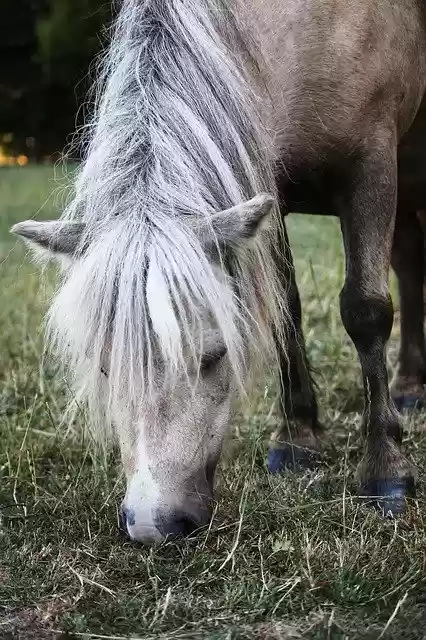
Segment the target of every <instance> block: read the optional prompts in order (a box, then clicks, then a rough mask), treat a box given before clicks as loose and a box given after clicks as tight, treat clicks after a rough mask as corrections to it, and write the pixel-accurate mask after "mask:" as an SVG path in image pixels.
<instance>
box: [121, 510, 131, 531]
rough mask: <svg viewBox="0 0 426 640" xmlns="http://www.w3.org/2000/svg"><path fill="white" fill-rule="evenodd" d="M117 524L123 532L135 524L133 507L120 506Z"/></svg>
mask: <svg viewBox="0 0 426 640" xmlns="http://www.w3.org/2000/svg"><path fill="white" fill-rule="evenodd" d="M119 524H120V529H121V530H122V531H124V532H125V533H128V527H129V526H130V527H132V526H133V525H134V524H135V512H134V511H133V509H127V508H126V507H121V509H120V513H119Z"/></svg>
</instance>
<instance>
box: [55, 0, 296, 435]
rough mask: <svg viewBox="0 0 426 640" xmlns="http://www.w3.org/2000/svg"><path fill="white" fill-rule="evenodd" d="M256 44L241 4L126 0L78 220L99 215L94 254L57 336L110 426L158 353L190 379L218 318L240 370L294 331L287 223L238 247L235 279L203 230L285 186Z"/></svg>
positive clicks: (89, 237) (90, 228)
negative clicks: (241, 51) (191, 364)
mask: <svg viewBox="0 0 426 640" xmlns="http://www.w3.org/2000/svg"><path fill="white" fill-rule="evenodd" d="M223 12H226V14H227V15H223ZM219 18H220V19H219ZM221 20H223V21H224V22H225V23H226V31H227V38H228V44H227V45H225V40H224V38H223V37H222V36H221V35H220V29H219V27H218V22H220V21H221ZM230 24H233V25H234V27H233V30H232V29H231V35H232V33H233V34H234V43H233V44H234V49H235V50H234V49H232V46H231V45H232V43H231V45H229V32H230ZM231 39H232V38H231ZM242 40H243V37H242V35H241V33H239V32H238V31H237V27H236V26H235V24H234V16H233V14H232V12H230V9H229V8H225V5H223V6H222V4H220V5H219V4H216V3H214V2H210V1H209V0H163V1H162V2H152V0H124V2H123V4H122V8H121V12H120V15H119V17H118V20H117V24H116V27H115V33H114V36H113V40H112V43H111V46H110V49H109V52H108V55H107V57H106V60H105V63H104V67H103V75H102V82H101V86H102V91H101V94H100V98H99V102H98V106H97V109H96V112H95V116H94V121H93V126H92V133H91V136H90V138H89V140H88V147H87V154H86V158H85V161H84V163H83V165H82V169H81V171H80V174H79V177H78V179H77V183H76V193H75V197H74V199H73V201H72V203H71V204H70V206H69V207H68V209H67V210H66V211H65V213H64V216H63V217H64V218H66V219H84V221H85V222H86V233H85V235H86V237H85V238H84V239H83V243H82V245H84V246H85V247H88V249H87V251H86V253H85V254H84V256H81V257H80V258H79V259H78V260H77V261H76V263H75V264H74V265H73V266H72V267H71V268H70V270H69V271H68V272H67V273H66V275H65V277H64V280H63V282H62V285H61V288H60V289H59V291H58V294H57V296H56V299H55V300H54V303H53V305H52V308H51V311H50V332H51V337H52V340H53V342H54V343H55V344H56V345H57V347H58V351H59V352H60V353H61V355H62V356H63V358H64V359H65V361H66V363H67V365H68V367H69V369H70V370H71V371H72V372H73V374H74V377H75V382H76V385H77V387H79V389H80V393H79V395H81V396H83V397H84V398H86V399H87V400H88V403H89V408H90V410H91V414H92V419H93V420H94V421H95V422H96V421H97V422H101V421H102V422H103V423H104V425H103V426H105V424H108V423H109V417H108V415H105V413H104V407H105V395H106V406H108V407H112V408H114V406H119V405H122V404H123V403H126V405H127V409H128V410H129V411H130V412H131V413H134V412H135V411H137V407H138V405H139V404H140V403H141V402H142V401H143V399H144V398H146V397H152V396H153V395H154V393H155V389H154V388H153V385H154V384H155V380H156V379H157V370H158V367H159V362H158V360H159V359H160V364H161V370H162V372H163V374H164V376H165V378H166V379H169V380H177V379H180V378H181V377H182V375H183V374H184V373H185V372H186V371H187V367H188V362H187V352H188V348H189V350H190V351H192V353H193V355H194V356H196V357H200V356H201V353H200V349H201V345H200V341H199V339H198V336H200V335H202V330H201V327H202V324H203V322H205V320H204V319H205V316H206V313H207V314H208V315H209V316H210V317H211V318H212V319H213V323H214V325H215V327H216V328H217V330H218V331H219V332H220V335H221V337H222V339H223V342H224V343H225V346H226V348H227V352H228V357H229V359H230V362H231V365H232V367H233V369H234V372H235V373H236V375H237V377H238V378H239V379H241V380H243V379H244V376H245V368H246V348H247V345H250V346H251V347H253V345H257V346H258V347H259V350H262V349H265V348H270V349H271V350H273V348H274V347H273V345H274V344H275V342H276V340H278V339H279V336H280V335H281V333H282V331H281V327H282V326H283V322H284V316H285V314H286V308H285V296H284V295H283V291H282V285H281V282H280V279H279V274H278V273H277V269H276V266H275V263H274V260H273V256H272V245H273V244H274V243H275V242H276V225H273V226H272V229H273V230H272V231H270V232H268V231H266V232H262V233H260V234H259V238H258V240H257V241H256V242H254V243H253V244H252V245H250V246H247V247H244V251H242V252H239V251H237V250H234V251H233V252H232V255H230V256H227V261H228V264H231V274H228V273H226V271H225V270H224V269H222V271H221V274H220V276H218V271H217V264H215V263H213V262H212V260H211V258H210V256H208V255H207V254H206V252H205V250H204V247H202V246H201V245H200V242H199V240H198V238H197V237H196V235H195V234H194V233H193V231H192V230H191V224H192V221H193V219H194V218H195V217H198V218H199V217H200V216H202V217H203V218H204V219H205V220H207V221H208V219H209V217H210V215H211V214H212V213H214V212H216V211H220V210H222V209H224V208H227V207H229V206H232V205H235V204H238V203H240V202H241V201H243V200H247V199H249V198H251V197H253V195H255V194H256V193H258V192H261V191H268V192H272V194H273V195H275V182H274V177H273V171H272V158H271V157H270V149H271V147H272V145H271V144H270V140H269V137H268V135H267V133H266V131H265V130H264V129H263V127H262V123H261V119H260V117H259V114H258V108H257V103H256V98H255V96H254V94H253V93H252V91H251V89H250V87H249V85H248V83H247V81H246V79H245V77H244V75H243V73H242V71H241V70H240V69H239V68H238V67H237V65H236V63H235V61H234V58H235V57H237V52H238V48H239V47H240V46H241V42H242ZM230 46H231V49H232V50H231V51H230V49H229V47H230ZM273 336H274V338H275V339H273ZM105 359H107V363H106V365H107V369H108V384H107V385H105V381H104V380H103V378H102V376H103V374H102V370H104V369H105ZM106 387H107V388H106ZM101 405H102V408H101ZM96 416H97V418H96Z"/></svg>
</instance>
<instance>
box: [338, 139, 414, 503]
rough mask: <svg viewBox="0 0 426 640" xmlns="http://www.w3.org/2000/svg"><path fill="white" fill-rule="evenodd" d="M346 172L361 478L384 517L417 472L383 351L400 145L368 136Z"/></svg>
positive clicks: (344, 310)
mask: <svg viewBox="0 0 426 640" xmlns="http://www.w3.org/2000/svg"><path fill="white" fill-rule="evenodd" d="M368 142H369V145H371V146H369V147H368V148H365V149H363V150H362V151H361V153H360V154H359V156H358V159H355V158H353V164H352V166H351V168H350V169H349V170H348V181H347V182H346V183H344V184H345V186H344V190H343V192H340V197H339V199H338V201H337V202H338V207H339V214H340V220H341V227H342V235H343V240H344V246H345V254H346V277H345V283H344V286H343V289H342V292H341V295H340V309H341V316H342V321H343V324H344V326H345V328H346V331H347V332H348V334H349V336H350V337H351V339H352V341H353V343H354V344H355V347H356V349H357V352H358V356H359V360H360V363H361V368H362V374H363V381H364V396H365V408H364V416H363V432H364V437H365V450H364V454H363V458H362V460H361V463H360V465H359V467H358V476H359V479H360V481H361V485H362V490H363V493H364V494H365V495H368V496H376V497H377V500H376V501H375V503H376V504H377V505H378V506H379V507H380V509H382V510H383V511H384V512H385V513H389V512H392V513H393V514H396V513H401V512H403V511H404V508H405V498H406V497H407V496H409V495H412V494H413V493H414V480H413V470H412V466H411V465H410V463H409V462H408V460H407V458H406V457H405V456H404V455H403V453H402V451H401V441H402V426H401V417H400V415H399V413H398V411H397V409H396V407H395V405H394V402H393V400H392V399H391V397H390V392H389V386H388V375H387V370H386V345H387V342H388V339H389V336H390V332H391V329H392V322H393V307H392V301H391V298H390V295H389V288H388V278H389V266H390V257H391V248H392V240H393V232H394V223H395V213H396V191H397V167H396V142H395V136H394V135H393V134H392V133H391V132H386V131H382V132H381V135H377V136H376V137H374V136H370V137H369V138H368Z"/></svg>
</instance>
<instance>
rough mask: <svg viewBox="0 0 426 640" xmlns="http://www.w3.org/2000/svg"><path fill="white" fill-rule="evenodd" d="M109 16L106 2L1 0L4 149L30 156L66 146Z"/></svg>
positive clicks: (0, 104)
mask: <svg viewBox="0 0 426 640" xmlns="http://www.w3.org/2000/svg"><path fill="white" fill-rule="evenodd" d="M112 14H113V8H112V3H111V2H110V1H108V0H0V30H1V31H0V32H1V37H0V145H1V146H3V147H6V148H9V150H10V151H12V152H14V153H25V154H26V155H28V156H30V157H33V158H34V159H39V158H42V157H44V156H46V155H52V154H54V153H56V152H58V151H61V150H62V149H63V147H64V146H65V144H66V143H67V139H68V137H69V136H70V134H72V132H73V131H74V130H75V127H76V125H78V124H81V123H82V121H83V120H82V119H83V117H84V113H83V112H82V111H81V109H80V107H81V105H82V104H83V103H84V100H85V96H86V94H87V90H88V88H89V87H90V85H91V84H92V81H93V73H92V75H91V73H90V69H91V68H92V67H93V64H92V63H93V61H94V60H95V59H96V56H97V55H98V54H99V52H100V51H101V50H102V49H103V48H104V47H105V45H106V43H107V39H108V27H109V25H110V23H111V19H112ZM79 113H80V116H79V115H78V114H79ZM86 115H87V114H86ZM79 118H80V120H79Z"/></svg>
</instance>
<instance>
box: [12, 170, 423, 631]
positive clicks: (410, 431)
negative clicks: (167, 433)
mask: <svg viewBox="0 0 426 640" xmlns="http://www.w3.org/2000/svg"><path fill="white" fill-rule="evenodd" d="M52 193H53V195H52ZM64 193H65V191H64V183H63V181H62V179H61V180H60V182H59V187H58V183H57V182H54V181H53V171H52V170H51V169H49V168H31V167H30V168H26V169H19V170H12V169H11V170H9V169H7V170H2V171H0V265H1V271H0V301H1V302H0V317H1V325H0V326H1V334H0V638H2V639H6V638H15V637H16V638H18V637H19V638H24V639H27V638H34V639H37V640H40V639H42V638H54V637H59V634H60V633H63V634H64V636H63V637H68V638H75V637H76V638H79V637H84V638H86V639H90V638H99V637H106V638H127V637H133V638H144V639H149V638H164V639H170V640H173V639H175V638H194V639H195V638H202V639H203V640H204V639H206V640H213V639H215V640H216V639H217V640H219V639H220V640H225V639H226V640H231V639H232V640H233V639H237V638H238V639H240V638H241V639H245V638H247V639H250V638H253V639H254V638H256V639H259V640H260V639H261V640H278V639H284V638H300V637H303V638H318V639H326V638H333V639H334V638H336V639H343V638H368V639H370V638H371V639H373V638H374V639H378V638H395V639H398V640H402V639H404V638H406V639H418V638H425V637H426V635H425V634H426V580H425V554H426V534H425V522H424V518H425V513H426V504H425V499H424V495H425V494H424V491H425V483H424V478H425V466H426V465H425V461H426V437H425V432H424V431H422V426H423V420H422V418H421V416H420V417H417V418H410V419H407V423H406V434H407V441H406V443H405V444H406V447H407V449H408V451H409V454H410V455H411V456H412V458H413V459H414V461H415V462H416V464H417V467H418V469H419V476H420V481H419V501H418V508H417V509H414V510H413V512H412V513H411V514H410V515H409V517H407V518H405V519H403V520H399V521H396V522H392V521H383V520H382V519H381V518H380V517H379V516H378V515H377V514H376V513H374V512H371V511H369V510H368V509H367V508H366V507H365V506H363V505H360V504H359V503H358V502H357V501H356V500H355V499H353V498H352V497H351V495H352V494H354V493H355V491H356V486H355V484H354V480H353V472H354V469H355V467H356V463H357V461H358V460H359V457H360V446H359V442H358V437H359V432H358V423H359V413H358V412H359V410H360V408H361V405H362V391H361V386H360V385H361V383H360V375H359V366H358V364H357V359H356V355H355V352H354V349H353V347H352V346H351V344H350V342H349V340H348V338H347V337H346V335H345V332H344V330H343V328H342V326H341V323H340V319H339V314H338V291H339V288H340V286H341V283H342V277H343V258H342V251H341V243H340V234H339V228H338V224H337V222H336V221H335V220H332V219H323V218H316V219H314V218H311V217H309V216H305V217H302V216H299V217H296V216H294V217H293V218H292V219H291V220H290V222H289V227H290V234H291V238H292V243H293V249H294V253H295V255H296V264H297V272H298V280H299V284H300V290H301V295H302V299H303V307H304V319H305V329H306V338H307V345H308V350H309V355H310V359H311V361H312V364H313V366H314V368H315V370H316V374H315V376H316V380H317V382H318V389H319V402H320V407H321V420H322V422H323V423H324V424H325V425H326V427H327V433H328V437H327V443H326V452H325V453H326V461H325V463H324V466H323V467H322V468H321V469H320V470H319V471H318V472H317V473H315V474H311V475H308V474H307V475H304V476H296V475H291V474H287V475H285V476H283V477H279V478H275V477H269V476H268V474H267V473H266V470H265V466H264V459H265V452H266V446H267V437H268V433H269V431H270V430H271V429H272V428H273V427H274V425H275V423H276V420H277V416H276V413H275V411H274V410H272V411H271V408H272V407H273V403H274V400H275V397H276V387H275V385H274V384H273V383H271V384H269V385H268V386H266V385H260V387H259V390H258V392H257V395H255V397H254V398H253V402H252V403H251V405H250V406H249V407H246V408H245V410H244V412H243V415H242V416H240V417H238V418H236V420H235V429H234V431H233V435H232V438H231V441H230V444H229V451H228V452H227V455H226V457H225V458H224V460H223V462H222V465H221V469H220V473H219V476H218V493H217V496H218V504H217V510H216V513H215V516H214V519H213V522H212V525H211V528H210V530H209V531H208V532H205V533H203V534H202V535H200V536H199V538H198V539H197V540H196V541H187V542H182V543H179V544H174V543H166V544H163V545H162V546H160V547H157V548H152V549H146V548H141V547H139V546H137V545H134V544H131V543H130V542H128V541H126V540H125V539H124V538H122V537H121V535H120V534H119V532H118V529H117V504H118V503H119V501H120V498H121V495H122V491H123V481H122V478H121V476H120V467H119V460H118V458H117V456H116V455H115V454H114V452H109V453H105V454H100V453H96V452H95V451H94V450H93V448H92V447H91V445H90V442H89V441H88V439H87V437H85V435H84V432H83V431H82V430H81V429H79V428H78V426H76V427H75V428H74V429H73V430H72V431H71V432H66V431H65V430H64V429H62V428H61V427H60V421H61V415H62V408H63V388H62V387H63V383H62V381H61V379H60V376H59V374H58V373H57V372H56V371H55V365H54V363H48V362H47V363H44V362H43V360H44V359H43V341H42V316H43V310H44V309H45V304H46V299H47V298H48V296H49V294H50V292H51V288H52V285H51V283H52V276H50V275H49V278H48V279H47V280H45V281H44V284H43V285H41V284H40V283H41V280H40V277H39V273H38V270H37V268H36V267H35V266H33V265H32V264H31V263H30V261H29V260H28V259H27V257H26V250H25V248H24V247H23V246H22V245H21V244H19V243H17V242H16V240H15V239H14V238H12V237H11V236H10V235H9V234H8V228H9V227H10V225H11V224H12V223H13V222H16V221H18V220H22V219H25V218H27V217H32V216H33V215H35V214H37V212H38V211H39V209H40V207H41V206H42V205H44V207H43V210H42V211H41V212H39V213H38V214H37V215H39V216H40V217H48V216H54V215H56V213H57V210H58V209H59V207H60V206H61V203H62V202H63V199H64ZM396 346H397V342H396V338H395V337H394V338H393V340H392V343H391V349H390V355H391V359H392V358H393V359H394V358H395V350H396Z"/></svg>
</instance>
